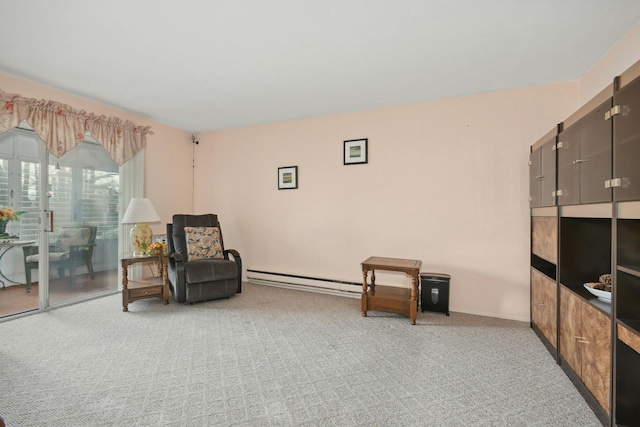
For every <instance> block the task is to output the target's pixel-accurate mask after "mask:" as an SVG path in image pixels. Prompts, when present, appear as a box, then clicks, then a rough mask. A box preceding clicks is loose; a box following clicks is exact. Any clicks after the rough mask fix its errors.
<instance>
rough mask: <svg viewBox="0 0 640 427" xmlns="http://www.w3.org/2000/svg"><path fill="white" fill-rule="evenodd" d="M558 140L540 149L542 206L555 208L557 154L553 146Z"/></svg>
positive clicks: (553, 140) (554, 139)
mask: <svg viewBox="0 0 640 427" xmlns="http://www.w3.org/2000/svg"><path fill="white" fill-rule="evenodd" d="M555 143H556V138H555V137H553V138H552V139H550V140H549V141H547V142H546V143H545V144H544V145H543V146H542V147H540V161H541V166H540V169H541V171H542V185H541V187H540V206H555V205H556V198H555V196H554V195H553V194H554V192H555V191H556V152H555V150H554V149H553V146H554V145H555Z"/></svg>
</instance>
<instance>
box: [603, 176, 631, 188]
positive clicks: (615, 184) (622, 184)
mask: <svg viewBox="0 0 640 427" xmlns="http://www.w3.org/2000/svg"><path fill="white" fill-rule="evenodd" d="M630 184H631V180H630V179H629V178H613V179H608V180H606V181H605V182H604V188H629V185H630Z"/></svg>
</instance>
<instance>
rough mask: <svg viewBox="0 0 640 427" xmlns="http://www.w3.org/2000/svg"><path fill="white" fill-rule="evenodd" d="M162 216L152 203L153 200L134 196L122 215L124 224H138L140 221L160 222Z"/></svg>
mask: <svg viewBox="0 0 640 427" xmlns="http://www.w3.org/2000/svg"><path fill="white" fill-rule="evenodd" d="M158 221H160V216H159V215H158V212H156V209H155V208H154V207H153V204H151V200H149V199H144V198H133V199H131V202H129V207H127V211H126V212H125V213H124V216H123V217H122V223H123V224H137V223H140V222H144V223H147V222H158Z"/></svg>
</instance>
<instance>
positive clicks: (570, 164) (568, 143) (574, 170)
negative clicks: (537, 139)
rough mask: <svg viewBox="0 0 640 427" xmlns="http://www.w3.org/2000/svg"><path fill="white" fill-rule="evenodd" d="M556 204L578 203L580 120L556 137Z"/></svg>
mask: <svg viewBox="0 0 640 427" xmlns="http://www.w3.org/2000/svg"><path fill="white" fill-rule="evenodd" d="M558 145H559V148H558V150H557V152H558V205H577V204H579V203H580V163H579V162H577V160H578V159H580V121H578V122H576V123H575V124H573V125H572V126H569V127H568V128H567V129H565V130H563V131H562V132H561V133H560V135H559V137H558Z"/></svg>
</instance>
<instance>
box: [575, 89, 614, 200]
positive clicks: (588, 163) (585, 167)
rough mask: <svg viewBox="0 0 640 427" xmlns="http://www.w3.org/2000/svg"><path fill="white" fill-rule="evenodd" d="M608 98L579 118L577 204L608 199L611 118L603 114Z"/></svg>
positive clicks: (607, 109)
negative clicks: (578, 193)
mask: <svg viewBox="0 0 640 427" xmlns="http://www.w3.org/2000/svg"><path fill="white" fill-rule="evenodd" d="M610 109H611V99H609V100H607V101H606V102H604V103H602V104H600V105H599V106H598V107H597V108H595V109H594V110H592V111H591V112H590V113H589V114H587V115H586V116H584V117H583V118H582V119H580V157H579V158H578V160H577V161H579V164H580V203H605V202H610V201H611V198H612V192H611V188H607V187H605V181H608V180H610V179H611V176H612V175H611V174H612V169H611V136H612V127H611V120H605V117H604V114H605V112H606V111H609V110H610Z"/></svg>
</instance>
